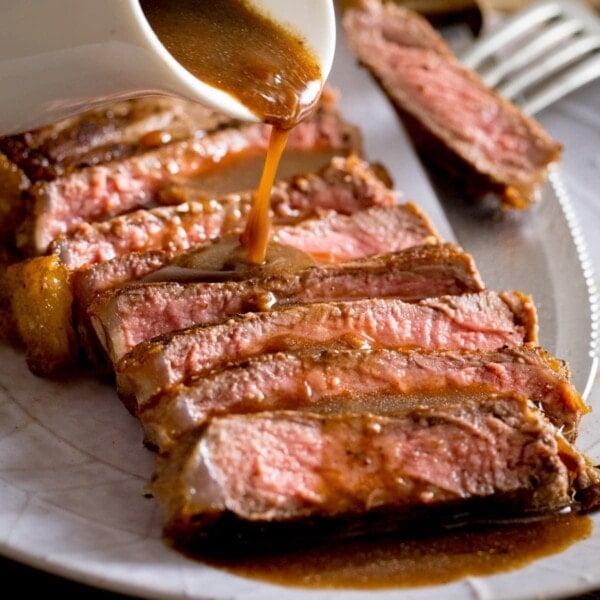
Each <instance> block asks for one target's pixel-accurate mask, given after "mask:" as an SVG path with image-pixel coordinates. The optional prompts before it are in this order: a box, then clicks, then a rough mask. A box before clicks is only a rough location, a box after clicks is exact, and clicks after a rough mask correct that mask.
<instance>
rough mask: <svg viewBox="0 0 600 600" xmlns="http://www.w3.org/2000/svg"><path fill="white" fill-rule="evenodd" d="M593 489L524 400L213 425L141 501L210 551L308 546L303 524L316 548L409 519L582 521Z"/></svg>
mask: <svg viewBox="0 0 600 600" xmlns="http://www.w3.org/2000/svg"><path fill="white" fill-rule="evenodd" d="M599 483H600V477H599V475H598V472H597V471H596V470H595V469H594V468H593V467H592V466H591V465H590V463H589V461H588V460H587V459H586V457H585V456H583V455H582V454H580V453H579V452H578V451H577V450H575V449H574V448H573V447H571V446H570V445H569V444H568V442H566V440H565V439H564V438H563V437H562V436H561V435H560V433H558V431H557V430H556V428H555V427H554V426H553V425H551V424H550V423H549V422H548V421H547V419H546V418H545V417H544V415H543V413H541V412H540V411H539V410H538V409H536V407H535V406H534V405H533V404H532V403H531V402H529V401H528V400H527V399H526V398H524V397H523V396H498V395H495V394H489V395H483V396H481V395H478V394H477V395H475V396H460V395H459V396H458V397H456V398H454V399H452V398H449V397H442V398H432V399H431V400H430V401H428V402H427V403H425V402H424V403H423V404H422V405H420V406H416V407H411V408H408V409H406V410H405V411H403V412H401V413H399V414H398V415H395V416H393V417H389V416H376V415H372V414H362V415H339V414H333V415H316V414H311V413H298V412H286V411H281V412H279V411H277V412H263V413H258V414H253V415H230V416H226V417H218V418H214V419H212V420H211V421H210V422H209V423H208V424H207V426H206V427H205V428H204V429H203V430H202V431H200V432H195V433H194V434H193V435H190V436H189V438H187V439H185V440H181V442H180V443H179V444H178V445H177V446H175V447H174V448H173V451H172V453H168V454H165V455H163V456H160V457H159V459H158V463H157V468H156V475H155V479H154V481H153V483H152V486H151V490H152V493H153V494H154V496H155V498H156V499H157V500H158V502H159V504H160V505H161V507H162V509H163V511H164V515H165V523H166V525H165V533H166V535H167V536H169V537H171V538H172V539H174V540H175V542H176V543H179V544H181V545H187V544H189V543H192V542H193V543H200V544H204V545H205V546H204V548H205V549H207V550H211V549H212V550H215V549H216V548H215V547H214V546H213V545H214V544H216V545H217V548H218V549H220V550H223V549H225V548H226V547H227V546H230V547H231V545H233V544H236V543H239V542H250V543H252V541H253V542H255V543H256V542H257V541H258V542H260V541H261V540H262V541H265V540H269V541H272V540H270V539H269V538H270V535H274V536H277V535H278V534H279V535H282V536H283V539H286V541H287V543H288V544H289V543H290V539H293V535H291V533H292V532H294V534H296V535H300V536H301V537H302V536H310V535H311V534H312V535H314V534H315V530H313V531H312V532H311V530H310V527H309V526H310V525H311V524H314V525H317V527H316V528H315V529H316V530H317V531H318V532H319V533H318V534H319V536H320V537H321V539H322V536H323V535H327V534H331V533H332V532H336V531H337V532H338V533H339V532H342V533H343V534H346V535H352V534H354V535H356V534H360V533H366V532H367V531H370V532H371V533H372V532H373V531H376V530H377V528H376V527H375V525H376V524H377V523H379V517H385V518H387V522H388V526H391V527H393V528H394V529H395V530H396V531H400V532H402V530H403V527H404V528H405V529H408V524H407V522H408V521H410V520H413V519H415V518H416V516H417V515H418V516H420V517H421V518H424V519H427V520H431V519H433V518H434V517H438V518H439V517H440V515H445V519H446V523H447V524H448V523H452V522H453V521H454V524H456V521H455V518H456V516H457V515H458V514H459V513H462V517H463V519H464V518H465V517H466V516H467V515H469V514H471V517H477V516H478V515H479V517H481V516H482V515H483V516H486V517H487V518H488V519H489V517H490V515H494V516H495V517H503V516H504V517H507V516H509V515H510V516H512V517H527V516H531V515H532V514H534V515H538V516H539V515H540V514H545V513H554V512H555V511H558V510H560V509H563V508H566V507H574V508H580V507H579V506H578V502H579V501H581V502H584V503H585V504H586V506H585V508H587V507H588V506H589V503H590V501H591V502H596V503H597V500H598V488H599ZM590 497H591V500H590ZM480 511H481V512H480ZM361 517H362V518H364V519H366V521H367V522H363V527H362V529H361V528H360V527H359V525H360V524H361ZM315 519H317V520H318V522H317V523H315V522H314V520H315ZM331 519H333V520H334V521H333V522H330V520H331ZM462 522H464V520H463V521H462ZM294 526H295V527H294ZM345 527H347V529H345ZM246 536H248V537H246Z"/></svg>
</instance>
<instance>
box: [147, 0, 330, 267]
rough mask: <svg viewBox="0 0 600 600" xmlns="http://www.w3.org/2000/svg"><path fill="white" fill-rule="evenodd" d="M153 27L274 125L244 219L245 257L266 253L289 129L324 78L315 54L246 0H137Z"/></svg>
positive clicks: (201, 75) (252, 259) (177, 54)
mask: <svg viewBox="0 0 600 600" xmlns="http://www.w3.org/2000/svg"><path fill="white" fill-rule="evenodd" d="M140 4H141V7H142V10H143V11H144V14H145V16H146V18H147V19H148V22H149V24H150V26H151V27H152V29H153V31H154V32H155V33H156V35H157V36H158V38H159V39H160V40H161V42H162V43H163V45H164V46H165V48H166V49H167V50H168V51H169V52H170V53H171V54H172V56H173V57H174V58H175V59H176V60H177V61H178V62H179V63H180V64H181V65H182V66H183V67H185V68H186V69H187V70H188V71H189V72H190V73H192V74H193V75H195V76H196V77H198V79H200V80H201V81H204V82H205V83H208V84H210V85H211V86H213V87H215V88H218V89H221V90H223V91H225V92H228V93H229V94H231V95H232V96H234V97H235V98H237V99H238V100H239V101H240V102H241V103H242V104H244V105H245V106H246V107H247V108H249V109H250V110H251V111H252V112H253V113H254V114H255V115H257V116H258V117H259V118H260V119H261V120H262V121H263V122H265V123H270V124H271V125H272V126H273V129H272V132H271V136H270V142H269V148H268V151H267V157H266V160H265V164H264V169H263V173H262V177H261V179H260V183H259V186H258V189H257V192H256V194H255V198H254V202H253V206H252V209H251V212H250V216H249V219H248V224H247V226H246V229H245V231H244V232H243V234H242V236H241V238H240V244H241V247H242V248H243V249H244V250H245V254H246V261H247V262H248V263H250V264H252V265H259V264H262V263H263V262H264V261H265V258H266V256H267V245H268V242H269V234H270V214H269V201H270V197H271V187H272V185H273V181H274V180H275V176H276V174H277V167H278V164H279V161H280V159H281V155H282V154H283V151H284V148H285V145H286V141H287V137H288V132H289V130H290V129H291V128H292V127H294V126H295V125H296V124H297V123H299V122H300V121H301V120H302V119H303V118H304V117H306V116H307V115H308V114H310V113H311V112H312V111H313V110H314V108H315V106H316V104H317V102H318V100H319V96H320V94H321V90H322V87H323V80H322V75H321V68H320V66H319V62H318V60H317V58H316V57H315V56H314V55H313V53H312V52H311V51H310V49H308V48H307V47H306V45H305V43H304V42H303V40H301V39H299V38H298V37H297V36H296V35H294V34H293V33H292V32H290V31H288V30H286V29H285V28H283V27H281V26H279V25H277V24H276V23H274V22H273V21H271V20H270V19H269V18H267V17H265V16H263V15H261V14H259V13H258V12H257V11H255V10H254V8H253V7H252V6H251V5H250V4H249V3H247V2H245V1H244V0H219V1H218V2H214V1H213V0H178V1H174V0H141V3H140Z"/></svg>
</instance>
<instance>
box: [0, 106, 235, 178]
mask: <svg viewBox="0 0 600 600" xmlns="http://www.w3.org/2000/svg"><path fill="white" fill-rule="evenodd" d="M230 122H231V119H230V118H229V117H226V116H224V115H221V114H219V113H216V112H215V111H214V110H211V109H208V108H206V107H204V106H201V105H200V104H198V103H195V102H186V101H184V100H179V99H176V98H169V97H166V96H149V97H144V98H135V99H132V100H125V101H123V102H115V103H111V104H109V105H107V106H103V107H100V108H97V109H94V110H90V111H87V112H85V113H82V114H79V115H75V116H73V117H70V118H68V119H63V120H61V121H59V122H57V123H53V124H51V125H47V126H44V127H40V128H38V129H35V130H33V131H28V132H26V133H22V134H18V135H10V136H5V137H1V138H0V151H2V152H4V153H5V154H6V155H7V156H8V158H9V159H10V160H11V161H12V162H13V163H14V164H15V165H17V166H18V167H19V168H20V169H21V170H22V171H23V172H24V173H25V174H26V175H27V176H28V177H29V178H30V179H31V180H32V181H40V180H43V181H50V180H52V179H55V178H56V177H60V176H62V175H64V174H65V173H67V172H70V171H73V170H75V169H80V168H83V167H88V166H90V165H97V164H100V163H106V162H109V161H112V160H121V159H123V158H127V157H129V156H132V155H134V154H139V153H142V152H145V151H147V150H148V149H150V148H153V147H156V146H159V145H163V144H165V143H169V142H173V141H179V140H183V139H188V138H190V137H192V136H193V135H194V134H195V133H196V132H206V131H213V130H215V129H217V128H218V127H221V126H224V125H225V124H228V123H230Z"/></svg>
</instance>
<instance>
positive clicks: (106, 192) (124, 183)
mask: <svg viewBox="0 0 600 600" xmlns="http://www.w3.org/2000/svg"><path fill="white" fill-rule="evenodd" d="M268 135H269V126H267V125H264V124H260V123H259V124H256V123H253V124H245V125H241V126H239V127H228V128H224V129H219V130H217V131H215V132H213V133H210V134H207V135H205V136H204V137H196V138H192V139H189V140H184V141H181V142H175V143H172V144H167V145H164V146H162V147H160V148H158V149H156V150H151V151H148V152H145V153H143V154H139V155H135V156H132V157H129V158H126V159H123V160H119V161H113V162H109V163H105V164H102V165H94V166H90V167H86V168H84V169H79V170H77V171H74V172H72V173H68V174H66V175H64V176H61V177H58V178H56V179H54V180H52V181H47V182H38V183H36V184H35V185H33V186H32V187H31V188H30V190H29V205H30V209H29V213H28V216H27V218H26V219H25V221H24V223H23V225H22V228H21V231H20V233H19V238H18V244H19V246H20V247H21V248H23V249H25V250H28V251H30V252H33V253H43V252H45V251H46V249H47V248H48V245H49V244H50V243H51V242H52V240H53V239H54V238H56V237H57V236H59V235H61V234H63V233H67V232H69V231H71V230H72V229H73V228H74V227H76V226H77V225H78V224H79V223H82V222H87V221H97V220H102V219H107V218H110V217H113V216H115V215H117V214H121V213H124V212H127V211H129V210H132V209H135V208H139V207H143V206H147V205H149V204H152V202H153V200H154V198H155V195H156V194H157V192H158V191H159V190H160V188H161V187H163V186H165V185H167V184H169V183H170V182H173V181H174V180H178V179H181V178H188V177H194V176H198V175H200V174H202V173H204V172H206V171H208V170H211V169H214V168H215V166H216V165H218V164H219V163H221V162H222V161H223V160H224V157H228V158H233V157H234V156H241V155H243V154H245V153H248V152H250V151H262V152H264V151H265V150H266V147H267V143H268ZM358 146H359V139H358V134H357V130H356V129H355V128H354V127H353V126H351V125H349V124H348V123H346V122H344V121H343V119H342V118H341V116H340V114H339V113H338V112H337V111H336V110H335V108H333V107H331V106H328V105H323V106H321V108H320V109H319V110H318V111H317V112H316V113H315V114H314V115H313V116H311V117H310V118H309V119H306V120H305V121H303V122H302V123H301V124H300V125H298V127H295V128H294V130H293V131H292V133H291V134H290V137H289V141H288V148H289V149H291V150H294V149H303V150H309V149H311V150H315V149H319V148H333V149H337V150H338V151H339V152H340V153H348V152H350V151H353V150H357V149H358Z"/></svg>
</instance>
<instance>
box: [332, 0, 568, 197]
mask: <svg viewBox="0 0 600 600" xmlns="http://www.w3.org/2000/svg"><path fill="white" fill-rule="evenodd" d="M343 23H344V28H345V32H346V37H347V39H348V42H349V44H350V46H351V48H352V49H353V51H354V52H355V54H356V56H357V57H358V58H359V60H360V61H361V63H363V64H364V65H365V66H366V67H367V68H368V69H369V70H370V72H371V73H372V74H373V75H374V77H375V78H376V80H377V81H378V82H379V83H380V84H381V86H382V88H383V89H384V91H385V92H386V93H387V94H388V96H389V97H390V99H391V101H392V102H393V103H394V105H395V106H396V108H397V109H398V111H399V113H400V115H401V116H403V117H405V120H406V122H407V125H408V126H409V130H410V131H416V129H418V130H419V131H420V132H421V133H423V134H424V137H423V140H422V141H423V144H422V149H424V150H425V151H426V152H428V154H429V155H430V158H432V159H433V160H435V161H436V162H437V163H438V164H440V165H441V166H447V164H448V163H450V162H452V161H450V160H448V157H449V156H450V157H451V158H452V159H454V161H455V162H456V163H457V164H458V166H460V167H462V170H461V171H460V177H461V178H462V179H463V180H464V179H465V167H466V168H468V172H469V173H470V177H469V179H470V180H471V183H474V184H475V185H477V186H483V188H484V190H489V189H492V190H493V191H495V192H496V193H498V195H499V197H500V199H501V200H502V201H503V202H504V203H505V204H506V205H508V206H512V207H517V208H524V207H527V206H528V205H529V204H530V202H531V201H532V200H534V198H535V194H536V192H537V190H538V188H539V186H540V184H541V183H542V182H543V181H544V180H545V177H546V173H547V168H548V166H549V164H550V163H553V162H555V161H557V160H558V159H559V156H560V150H561V148H560V145H559V144H558V143H557V142H555V141H554V140H553V139H551V138H550V136H549V135H548V134H547V133H546V132H545V131H544V129H543V128H542V127H541V126H540V125H539V124H538V123H537V122H536V121H534V120H533V119H531V118H529V117H527V116H525V115H524V114H523V113H522V111H521V110H520V109H519V108H518V107H516V106H515V105H514V104H512V103H510V102H508V101H507V100H505V99H503V98H502V97H501V96H500V95H499V94H497V93H496V92H495V91H493V90H492V89H490V88H488V87H487V86H486V85H485V84H484V83H483V82H482V81H481V79H480V78H479V77H478V76H477V75H476V74H475V73H474V72H472V71H470V70H468V69H466V68H465V67H463V66H462V64H461V63H460V62H459V61H458V60H457V59H456V58H455V57H454V56H453V55H452V53H451V51H450V49H449V48H448V47H447V45H446V44H445V42H444V41H443V39H442V38H441V36H439V35H438V34H437V33H436V32H435V31H434V30H433V29H432V27H431V26H430V25H429V24H428V23H427V21H426V20H425V19H424V18H423V17H421V16H419V15H418V14H416V13H415V12H411V11H410V10H407V9H404V8H401V7H399V6H396V5H395V4H394V3H393V2H387V3H381V2H379V0H366V1H363V2H362V4H361V5H360V7H359V8H355V9H352V10H348V11H347V12H346V14H345V16H344V21H343ZM441 148H442V149H443V150H444V152H443V154H441V155H439V156H438V154H439V151H440V149H441Z"/></svg>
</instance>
